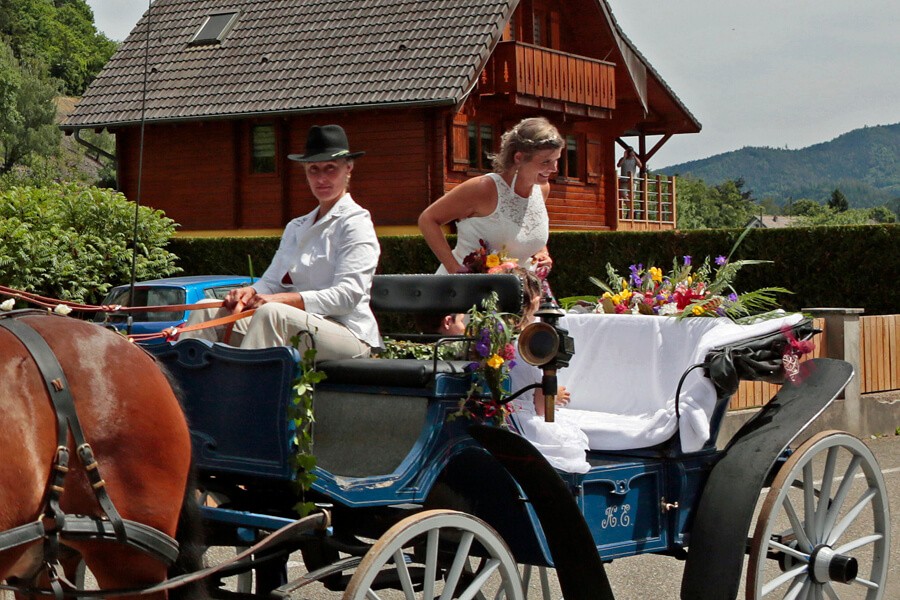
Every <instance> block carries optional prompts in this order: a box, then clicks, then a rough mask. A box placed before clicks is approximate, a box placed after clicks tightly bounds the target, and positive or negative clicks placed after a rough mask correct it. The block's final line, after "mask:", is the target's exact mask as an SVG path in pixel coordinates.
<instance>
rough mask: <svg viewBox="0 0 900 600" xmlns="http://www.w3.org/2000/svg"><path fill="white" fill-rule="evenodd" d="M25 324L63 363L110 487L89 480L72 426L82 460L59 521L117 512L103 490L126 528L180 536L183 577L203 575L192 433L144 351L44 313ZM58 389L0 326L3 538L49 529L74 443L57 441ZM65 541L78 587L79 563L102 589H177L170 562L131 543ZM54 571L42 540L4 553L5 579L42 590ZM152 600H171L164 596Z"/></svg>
mask: <svg viewBox="0 0 900 600" xmlns="http://www.w3.org/2000/svg"><path fill="white" fill-rule="evenodd" d="M16 312H22V311H16ZM10 318H12V317H10V316H6V317H4V319H10ZM15 319H16V321H18V322H21V323H23V324H25V325H27V326H28V327H29V328H30V329H32V330H33V331H34V332H36V333H37V334H39V336H40V337H41V338H43V340H44V341H45V342H46V344H47V345H48V346H49V348H50V350H51V351H52V353H53V354H54V355H55V356H56V360H57V361H58V363H59V366H61V367H62V373H63V374H64V378H61V379H63V380H65V381H67V383H68V389H69V392H70V394H71V398H72V399H73V403H74V406H75V413H76V415H77V421H78V423H80V428H81V430H82V431H83V437H84V438H85V440H86V441H87V442H88V443H89V445H90V447H91V448H92V450H93V456H94V457H95V460H96V465H97V468H96V470H97V472H98V473H99V474H100V476H102V478H103V479H102V480H101V481H102V483H100V484H98V483H97V479H96V476H95V478H94V479H92V478H91V477H92V474H91V473H89V471H91V470H92V469H91V468H89V469H87V470H86V469H85V465H84V464H82V463H83V462H84V458H83V457H82V456H80V455H78V454H77V453H76V452H77V450H78V449H77V448H75V436H74V428H69V429H70V430H69V432H68V433H67V434H66V435H67V439H68V441H67V444H66V446H67V447H68V448H69V453H70V454H71V456H72V459H71V460H70V461H69V463H68V472H67V473H65V475H64V485H63V486H59V487H60V488H61V490H62V491H61V494H58V508H59V511H58V512H61V513H64V514H65V515H86V516H88V517H91V518H98V519H99V518H101V517H103V516H104V514H106V513H108V512H110V511H108V510H107V511H104V510H103V508H102V501H101V500H99V499H98V495H97V493H96V491H95V490H96V488H98V487H102V488H104V489H105V490H106V492H107V496H108V499H109V501H111V502H112V505H113V512H116V511H117V512H118V514H119V515H120V516H121V518H122V519H124V520H128V521H131V522H136V523H138V524H142V525H145V526H147V527H150V528H153V529H154V530H156V531H158V532H162V533H163V534H165V535H166V536H169V537H170V538H176V537H178V538H182V539H180V540H179V552H180V555H179V561H177V564H181V569H182V570H196V569H199V568H200V567H201V566H202V565H201V564H200V552H199V551H198V549H199V548H200V546H199V545H198V544H194V543H191V540H185V539H183V538H184V535H183V534H184V532H185V531H189V532H190V533H191V535H193V534H194V533H195V532H198V531H199V530H200V528H199V523H198V520H199V509H198V508H197V505H196V500H195V498H194V491H195V490H194V489H193V486H192V480H191V473H192V463H191V441H190V434H189V432H188V426H187V422H186V420H185V416H184V412H183V410H182V408H181V405H180V403H179V400H178V397H177V396H176V393H175V391H173V388H172V386H171V385H170V384H169V381H168V379H167V377H166V375H165V374H164V373H163V372H162V371H161V369H160V368H159V367H158V366H157V364H156V363H155V361H154V359H153V358H152V357H151V356H150V355H149V354H147V353H146V352H145V351H144V350H143V349H141V348H140V347H139V346H136V345H135V344H133V343H131V342H130V341H129V340H128V339H127V338H125V337H124V336H122V335H120V334H117V333H114V332H112V331H109V330H107V329H104V328H103V327H101V326H99V325H96V324H93V323H89V322H85V321H81V320H78V319H75V318H72V317H62V316H57V315H52V314H49V313H41V312H36V311H27V312H25V314H20V315H16V316H15ZM53 383H54V385H57V384H56V383H55V382H53ZM58 385H63V384H58ZM50 387H51V386H50V385H49V384H48V383H45V376H44V374H43V373H42V372H41V370H40V369H39V368H38V366H37V363H36V358H35V356H34V355H33V354H32V352H30V351H29V349H28V348H26V345H25V343H24V342H22V341H21V339H20V338H19V337H17V336H16V335H13V334H12V333H11V332H10V331H9V330H7V329H6V328H4V327H0V403H2V413H0V423H2V425H0V427H2V430H3V432H4V433H3V435H2V436H0V456H2V457H3V459H2V460H0V532H4V531H8V530H10V529H13V528H15V527H18V526H22V525H24V524H31V523H35V522H38V521H41V520H42V519H43V520H45V521H46V520H48V519H47V518H46V513H45V510H46V508H47V506H48V500H47V499H48V497H50V496H51V495H52V494H53V492H52V491H51V489H53V488H54V484H55V483H58V481H54V477H55V476H56V475H55V473H54V471H55V467H54V461H55V460H56V457H57V455H58V450H57V446H58V442H59V440H60V439H64V438H58V433H57V432H58V422H57V413H56V411H55V410H54V405H53V399H52V397H51V393H50V391H49V388H50ZM57 391H59V390H58V389H57ZM76 456H79V458H75V457H76ZM107 516H109V515H108V514H107ZM180 520H181V521H182V522H181V527H179V521H180ZM187 520H190V521H191V523H187V522H186V521H187ZM51 528H52V527H51ZM61 542H62V544H64V545H65V547H66V549H69V550H70V551H69V552H68V553H66V552H60V555H61V556H63V557H64V558H65V560H60V561H59V564H61V565H62V566H63V567H64V569H65V572H66V576H67V577H69V579H71V578H72V577H73V573H72V571H73V569H74V567H75V566H76V565H77V562H78V559H79V558H80V559H83V561H84V563H85V564H86V566H87V567H88V568H89V569H90V570H91V572H92V573H93V574H94V576H95V578H96V580H97V583H98V585H99V586H100V589H104V590H106V589H111V590H122V589H135V588H139V587H144V586H149V585H152V584H156V583H160V582H163V581H165V580H166V579H167V575H168V567H167V565H166V564H164V563H163V562H161V561H160V560H159V559H158V558H156V557H153V556H151V555H149V554H148V553H146V552H144V551H141V550H139V549H137V548H135V547H133V546H132V545H124V544H121V543H116V542H115V541H110V540H108V539H107V540H104V539H96V538H90V537H87V538H84V537H79V536H75V537H74V538H73V539H67V538H66V537H65V536H63V537H62V539H61ZM172 546H173V548H174V544H173V545H172ZM72 551H74V552H72ZM173 552H174V550H173ZM44 561H45V544H44V542H43V540H37V541H29V542H27V543H26V544H24V545H19V546H17V547H12V548H8V549H5V550H2V551H0V580H3V579H6V580H7V581H13V580H15V581H26V582H27V581H35V582H42V583H39V585H41V586H42V587H43V586H44V585H46V584H47V582H48V581H49V580H50V577H48V576H47V574H46V570H45V569H43V568H42V565H43V563H44ZM38 578H40V579H38ZM147 597H153V598H158V599H162V598H165V593H164V592H160V593H158V594H152V595H150V596H147Z"/></svg>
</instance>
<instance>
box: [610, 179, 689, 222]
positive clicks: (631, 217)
mask: <svg viewBox="0 0 900 600" xmlns="http://www.w3.org/2000/svg"><path fill="white" fill-rule="evenodd" d="M618 188H619V189H618V198H617V200H618V207H619V225H618V229H619V230H620V231H659V230H664V229H675V215H676V212H675V211H676V205H677V196H676V191H675V177H673V176H666V175H650V176H647V177H635V176H633V175H632V176H630V177H619V186H618Z"/></svg>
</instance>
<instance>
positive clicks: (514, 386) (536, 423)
mask: <svg viewBox="0 0 900 600" xmlns="http://www.w3.org/2000/svg"><path fill="white" fill-rule="evenodd" d="M515 360H516V365H515V366H514V367H513V368H512V370H510V372H509V378H510V389H511V391H512V392H516V391H517V390H520V389H522V388H523V387H525V386H526V385H529V384H532V383H538V382H540V380H541V370H540V369H538V368H537V367H533V366H531V365H529V364H528V363H526V362H525V361H523V360H522V359H521V357H519V356H518V352H517V353H516V359H515ZM511 404H512V409H513V410H512V415H511V416H510V425H511V427H512V428H513V429H515V430H516V431H518V432H519V433H520V434H521V435H522V436H523V437H525V439H527V440H528V441H529V442H531V444H532V445H533V446H534V447H535V448H537V449H538V451H539V452H540V453H541V454H543V455H544V458H546V459H547V462H549V463H550V464H551V465H553V466H554V467H555V468H557V469H559V470H560V471H565V472H567V473H587V472H588V470H589V469H590V465H589V464H588V462H587V458H586V457H585V452H586V451H587V449H588V437H587V435H585V433H584V432H583V431H582V430H581V429H580V428H579V427H578V423H577V421H576V420H575V419H574V418H573V415H572V414H571V413H570V412H569V411H568V409H566V408H561V407H558V406H557V407H556V410H555V412H554V419H555V420H554V422H553V423H547V422H546V421H544V417H542V416H539V415H538V414H537V413H536V412H535V410H534V390H530V391H528V392H525V393H524V394H522V395H521V396H519V397H518V398H516V399H515V400H513V401H512V402H511Z"/></svg>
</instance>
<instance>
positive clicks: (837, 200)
mask: <svg viewBox="0 0 900 600" xmlns="http://www.w3.org/2000/svg"><path fill="white" fill-rule="evenodd" d="M828 207H829V208H831V209H832V210H835V211H837V212H845V211H846V210H847V209H848V208H850V203H849V202H847V197H846V196H844V193H843V192H842V191H841V190H839V189H837V188H834V191H833V192H831V200H829V201H828Z"/></svg>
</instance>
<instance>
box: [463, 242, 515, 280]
mask: <svg viewBox="0 0 900 600" xmlns="http://www.w3.org/2000/svg"><path fill="white" fill-rule="evenodd" d="M478 244H479V247H478V248H477V249H475V250H473V251H472V252H470V253H469V254H467V255H466V257H465V258H463V267H464V268H465V269H466V271H467V272H468V273H504V272H506V271H508V270H509V269H512V268H514V267H516V266H517V264H518V262H519V261H518V259H515V258H512V257H509V256H507V255H506V252H505V251H504V250H503V249H502V248H501V249H500V250H491V248H490V247H488V245H487V242H485V241H484V240H478Z"/></svg>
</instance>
